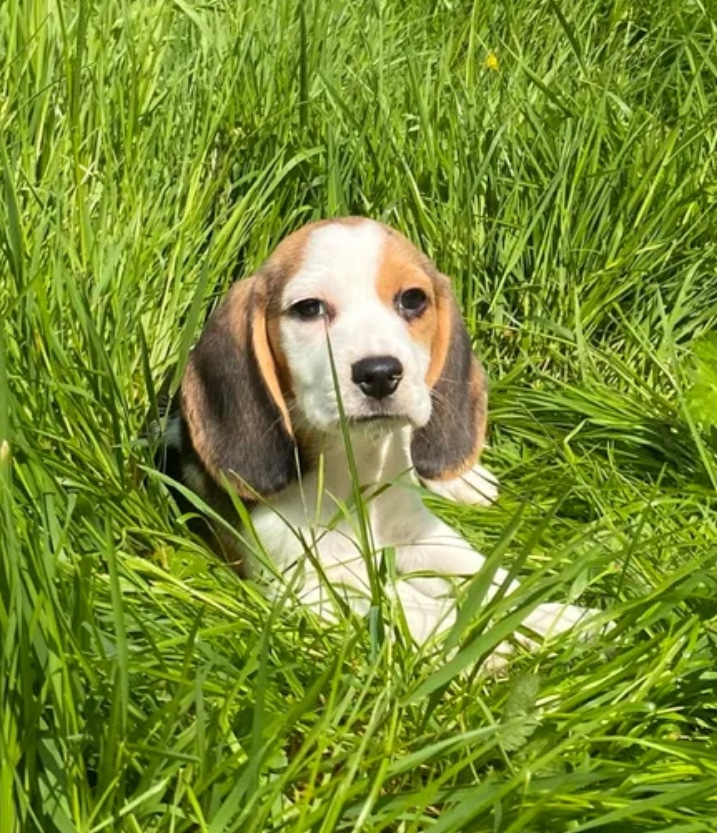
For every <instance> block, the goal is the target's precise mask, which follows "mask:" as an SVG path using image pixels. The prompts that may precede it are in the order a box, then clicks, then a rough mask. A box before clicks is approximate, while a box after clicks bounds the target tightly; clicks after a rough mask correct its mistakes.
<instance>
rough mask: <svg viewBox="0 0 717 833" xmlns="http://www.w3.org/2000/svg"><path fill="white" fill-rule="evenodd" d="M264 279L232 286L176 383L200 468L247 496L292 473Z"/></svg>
mask: <svg viewBox="0 0 717 833" xmlns="http://www.w3.org/2000/svg"><path fill="white" fill-rule="evenodd" d="M263 280H264V279H263V277H261V276H255V277H252V278H248V279H246V280H243V281H240V282H239V283H237V284H235V285H234V286H233V287H232V289H231V290H230V291H229V294H228V296H227V298H226V299H225V301H224V302H223V303H222V304H221V306H219V307H218V308H217V310H216V311H215V312H214V313H213V314H212V316H211V317H210V319H209V322H208V323H207V326H206V328H205V329H204V332H203V333H202V335H201V337H200V339H199V342H198V343H197V345H196V347H195V348H194V350H193V351H192V352H191V354H190V357H189V362H188V364H187V368H186V370H185V373H184V378H183V380H182V387H181V407H182V417H183V419H184V422H185V425H186V427H187V431H188V434H189V439H190V441H191V444H192V446H193V448H194V451H195V452H196V455H197V457H198V458H199V460H200V461H201V463H202V465H203V466H204V467H205V468H206V470H207V471H208V472H209V474H210V475H211V477H212V478H213V479H214V480H215V481H216V482H217V483H221V481H222V474H223V475H225V476H226V477H228V478H229V480H230V481H231V482H232V483H233V485H234V486H235V488H236V490H237V492H238V493H239V494H240V495H241V496H242V497H245V498H250V499H251V498H253V499H256V497H257V493H258V494H259V495H271V494H274V493H275V492H279V491H281V490H282V489H284V488H285V487H286V486H287V485H288V484H289V483H290V482H291V481H292V480H293V479H295V478H296V476H297V468H296V453H295V452H296V446H295V443H294V439H293V432H292V428H291V422H290V420H289V412H288V410H287V407H286V403H285V401H284V397H283V395H282V392H281V387H280V384H279V379H278V376H277V369H276V364H275V361H274V357H273V355H272V352H271V347H270V345H269V340H268V336H267V329H266V302H267V299H266V294H265V290H264V287H263Z"/></svg>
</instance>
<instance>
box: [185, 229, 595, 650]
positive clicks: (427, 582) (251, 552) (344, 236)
mask: <svg viewBox="0 0 717 833" xmlns="http://www.w3.org/2000/svg"><path fill="white" fill-rule="evenodd" d="M336 382H338V393H339V397H337V391H336V384H335V383H336ZM339 398H340V402H339ZM180 400H181V408H180V414H179V417H178V422H177V423H176V424H175V425H174V426H173V427H172V429H171V431H170V432H169V434H170V440H169V442H173V443H174V444H175V445H177V446H178V448H179V458H180V462H181V477H182V479H183V480H184V481H185V482H186V483H187V484H188V485H189V486H190V487H191V488H193V489H194V490H196V491H197V492H198V493H200V494H201V495H202V496H203V497H204V498H205V499H206V500H208V501H209V502H210V503H212V504H213V505H216V506H218V507H219V508H220V509H221V508H222V507H223V508H224V510H226V509H227V507H228V506H231V502H230V501H227V500H226V493H223V489H224V486H225V485H226V484H230V487H231V488H233V489H235V490H236V492H237V494H238V495H239V496H240V497H241V498H243V499H245V500H246V501H248V502H249V504H250V505H251V507H252V509H251V511H252V518H251V520H252V524H251V526H252V530H251V531H249V530H244V532H243V534H244V540H245V544H244V545H241V544H240V545H239V547H238V549H237V542H238V541H239V540H240V539H239V537H237V538H236V539H234V536H231V535H226V533H222V532H221V531H219V532H218V535H219V538H220V540H219V543H220V547H221V548H222V549H223V550H224V553H225V555H227V556H228V557H230V558H231V559H232V560H233V561H234V562H235V563H236V564H237V566H238V567H239V569H241V570H243V571H244V572H246V573H248V574H250V575H254V576H257V577H263V578H264V579H265V580H266V581H267V583H268V584H269V585H272V584H273V585H274V586H275V587H276V588H277V589H278V588H279V586H280V585H281V584H282V582H284V581H286V582H289V583H291V584H292V585H293V586H294V588H295V590H296V593H297V595H298V598H299V599H301V600H302V601H303V602H304V603H306V604H309V605H312V606H314V607H315V609H317V610H318V611H319V612H320V613H321V614H322V615H326V616H332V615H333V611H334V607H333V602H334V599H335V596H336V595H338V596H340V597H343V598H345V599H346V601H348V603H349V604H350V605H351V607H352V608H353V609H354V610H356V611H357V612H359V613H362V612H365V611H366V610H367V609H368V606H369V601H368V600H369V578H368V573H367V565H366V561H365V553H364V552H362V548H361V545H360V543H359V537H360V536H359V535H358V533H357V525H356V518H355V515H354V514H352V512H351V510H350V509H347V507H350V506H351V501H352V495H353V486H352V481H351V475H350V473H349V463H348V457H347V450H346V447H345V443H344V439H343V435H342V431H341V419H340V412H341V409H340V403H341V405H342V406H343V411H344V414H345V417H346V420H347V422H348V425H349V430H350V437H351V446H352V449H353V456H354V458H355V460H356V465H357V469H358V477H359V481H360V484H361V486H362V487H363V490H364V491H363V496H364V502H365V504H366V507H367V512H368V518H369V521H370V535H371V542H372V549H373V551H374V552H375V553H379V552H380V551H381V550H383V549H385V548H389V547H390V548H392V549H393V551H394V552H395V558H396V570H397V580H396V581H395V584H394V586H393V587H392V589H391V592H393V593H394V594H395V596H396V597H397V598H398V599H399V600H400V602H401V605H402V608H403V611H404V614H405V616H406V621H407V624H408V626H409V629H410V631H411V633H412V635H413V636H414V638H415V639H416V641H417V642H423V641H425V640H426V639H428V638H429V637H430V636H431V635H433V634H435V633H436V632H437V631H439V630H441V629H443V628H446V627H447V626H449V625H450V624H451V623H452V622H453V621H454V620H455V601H454V600H455V589H456V582H457V581H459V580H460V579H463V578H465V577H469V576H472V575H474V574H475V573H476V572H477V571H478V570H480V568H481V567H482V565H483V563H484V558H483V556H481V555H480V554H479V553H477V552H476V551H475V550H473V549H472V548H471V547H470V546H469V544H468V543H467V542H466V541H465V540H464V539H463V538H462V537H461V536H460V535H459V534H458V533H457V532H455V531H454V530H453V529H451V528H450V527H448V526H447V525H446V524H444V523H443V522H442V521H440V520H439V519H438V518H436V517H435V516H434V515H433V514H432V513H431V512H430V511H429V510H428V509H427V508H426V507H425V506H424V504H423V502H422V499H421V494H420V490H419V489H418V488H417V480H420V482H421V483H423V484H424V485H425V486H426V487H427V488H429V489H432V490H433V491H435V492H437V493H438V494H441V495H443V496H444V497H447V498H449V499H451V500H455V501H458V502H462V503H490V502H492V501H493V500H494V499H495V496H496V494H497V484H496V481H495V479H494V478H493V477H492V476H491V475H490V474H489V473H488V472H487V471H486V470H485V469H483V468H482V467H481V466H480V465H479V464H478V462H477V461H478V457H479V455H480V452H481V448H482V446H483V441H484V436H485V428H486V412H487V388H486V379H485V374H484V373H483V369H482V367H481V365H480V363H479V362H478V360H477V359H476V358H475V356H474V355H473V352H472V350H471V344H470V339H469V336H468V333H467V331H466V328H465V325H464V323H463V320H462V317H461V314H460V311H459V309H458V306H457V304H456V302H455V300H454V298H453V295H452V292H451V287H450V282H449V280H448V279H447V278H446V277H445V276H444V275H442V274H441V273H440V272H439V271H438V270H437V269H436V267H435V266H434V265H433V264H432V263H431V262H430V261H429V260H428V259H427V258H426V257H425V256H424V255H423V254H421V253H420V252H419V251H418V250H417V249H416V248H415V247H414V246H413V245H412V244H411V243H410V242H409V241H408V240H407V239H406V238H404V237H403V236H401V235H400V234H398V233H397V232H396V231H394V230H393V229H390V228H388V227H387V226H385V225H382V224H380V223H377V222H374V221H371V220H366V219H361V218H345V219H339V220H328V221H322V222H319V223H314V224H311V225H309V226H306V227H305V228H303V229H301V230H299V231H298V232H296V233H295V234H293V235H291V236H290V237H288V238H287V239H286V240H284V241H283V242H282V243H281V244H280V245H279V246H278V248H277V249H276V251H275V252H274V253H273V254H272V256H271V257H270V258H269V259H268V261H267V262H266V263H265V264H264V265H263V266H262V267H261V268H260V269H259V271H258V272H257V273H256V274H255V275H253V276H252V277H249V278H246V279H244V280H242V281H239V282H238V283H237V284H235V285H234V286H233V287H232V289H231V290H230V292H229V294H228V296H227V298H226V299H225V300H224V302H223V303H222V304H221V305H220V306H219V308H218V309H217V310H216V311H215V312H214V314H213V315H212V316H211V318H210V320H209V322H208V324H207V326H206V328H205V329H204V332H203V333H202V335H201V337H200V339H199V341H198V343H197V345H196V347H195V348H194V350H193V351H192V353H191V356H190V359H189V362H188V365H187V368H186V371H185V375H184V379H183V382H182V386H181V396H180ZM230 516H231V515H230ZM252 536H255V539H254V540H249V539H250V538H252ZM259 551H261V552H264V553H266V554H267V555H268V557H269V559H270V561H271V562H272V565H273V568H272V569H267V567H266V564H265V563H264V562H263V560H262V558H260V557H257V555H256V553H257V552H259ZM505 578H506V574H505V572H504V571H498V573H497V575H496V577H495V585H494V588H493V591H494V590H495V589H496V588H497V587H498V586H500V584H502V583H503V582H504V580H505ZM277 582H278V584H277ZM493 591H491V592H493ZM584 612H585V611H584V610H583V609H581V608H577V607H573V606H570V605H543V606H541V607H540V608H538V609H537V610H536V611H534V612H533V613H532V614H531V615H530V616H529V617H528V619H527V620H526V624H527V625H528V626H529V627H530V628H532V629H533V630H535V631H537V632H538V633H540V634H546V633H547V632H548V631H550V630H563V629H565V628H567V627H571V626H572V625H573V624H574V623H575V622H576V621H578V619H580V618H581V617H582V616H583V614H584Z"/></svg>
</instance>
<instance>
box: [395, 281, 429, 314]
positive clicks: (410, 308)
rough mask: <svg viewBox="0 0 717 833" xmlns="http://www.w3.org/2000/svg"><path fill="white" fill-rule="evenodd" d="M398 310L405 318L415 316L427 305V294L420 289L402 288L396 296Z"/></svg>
mask: <svg viewBox="0 0 717 833" xmlns="http://www.w3.org/2000/svg"><path fill="white" fill-rule="evenodd" d="M396 306H397V307H398V311H399V312H401V313H403V314H404V315H405V316H406V317H407V318H415V317H416V316H418V315H420V314H421V313H422V312H423V311H424V310H425V309H426V307H427V306H428V296H427V295H426V293H425V292H424V291H423V290H422V289H418V288H417V287H416V288H414V289H404V291H403V292H401V293H399V295H398V297H397V298H396Z"/></svg>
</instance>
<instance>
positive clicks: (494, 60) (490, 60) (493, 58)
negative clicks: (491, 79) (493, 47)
mask: <svg viewBox="0 0 717 833" xmlns="http://www.w3.org/2000/svg"><path fill="white" fill-rule="evenodd" d="M485 68H486V69H492V70H493V72H498V69H499V68H500V64H499V63H498V56H497V55H496V54H495V52H492V51H491V52H489V53H488V55H487V56H486V59H485Z"/></svg>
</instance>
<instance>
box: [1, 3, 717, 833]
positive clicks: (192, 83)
mask: <svg viewBox="0 0 717 833" xmlns="http://www.w3.org/2000/svg"><path fill="white" fill-rule="evenodd" d="M716 40H717V30H716V27H715V23H714V13H713V10H711V11H710V7H709V4H708V5H707V6H706V7H703V6H702V5H701V4H699V3H678V2H677V0H658V1H657V2H655V3H650V4H646V3H641V2H626V3H622V4H605V3H600V2H597V0H588V2H573V1H572V0H567V1H566V2H558V3H553V2H541V1H540V0H539V2H533V3H528V2H520V3H518V2H510V1H508V2H493V0H488V2H485V3H479V4H475V5H473V4H470V3H467V2H440V0H431V1H430V2H429V0H415V2H411V3H404V4H402V3H385V2H380V1H379V0H371V2H368V0H367V1H366V2H364V1H363V0H359V2H356V3H353V4H346V3H334V2H323V3H319V2H313V0H309V2H304V3H299V2H296V3H294V2H289V0H269V2H266V3H250V2H228V0H226V1H225V2H220V0H207V2H204V3H202V4H195V3H190V2H176V3H174V4H169V3H165V2H159V0H157V2H139V1H138V0H133V1H132V2H125V3H120V2H113V1H112V0H98V2H96V3H94V4H87V3H84V2H83V3H78V2H71V3H62V4H57V3H55V2H52V0H22V2H20V0H6V2H5V3H4V4H0V165H1V167H2V173H1V176H2V183H1V188H2V199H0V246H1V247H2V256H3V259H2V261H0V322H1V325H0V443H3V444H1V445H0V542H2V544H1V546H2V550H1V553H0V556H1V557H0V629H1V630H0V632H1V633H2V641H1V644H0V704H1V709H0V833H19V832H20V831H22V833H25V831H35V830H36V831H43V833H45V832H46V831H47V832H48V833H49V831H59V832H61V833H66V832H67V831H75V830H77V831H87V832H88V833H89V831H100V830H105V831H131V833H137V831H142V832H143V833H144V831H168V832H169V831H211V833H219V831H241V833H251V832H252V831H254V832H255V833H265V831H274V830H276V831H278V830H282V831H288V830H291V831H316V833H319V831H322V832H323V833H330V831H397V832H398V831H400V833H414V832H415V831H422V830H428V829H430V830H431V831H444V832H445V833H463V832H464V831H465V832H466V833H468V831H471V832H472V831H477V832H480V831H485V833H488V832H489V831H500V833H508V831H511V832H512V831H515V833H518V831H526V832H527V831H536V833H537V832H538V831H546V833H547V832H548V831H549V833H555V832H557V831H568V830H570V831H581V830H591V829H599V830H605V831H621V832H622V831H645V832H646V833H647V831H650V833H653V831H665V833H666V831H680V833H697V831H708V830H712V829H714V818H715V817H716V816H717V802H716V801H715V798H714V796H715V795H717V748H716V747H715V741H714V734H715V729H716V728H717V727H716V725H715V724H716V723H717V713H716V712H717V697H716V696H715V683H716V677H715V674H716V673H717V672H715V670H714V669H715V666H716V657H715V616H716V615H717V586H716V584H717V578H716V576H717V572H716V571H715V559H716V558H717V544H716V543H715V542H717V512H716V511H715V487H716V485H717V453H716V452H717V441H716V439H715V428H714V425H715V421H714V419H712V417H711V416H710V414H711V413H712V411H711V410H710V399H709V397H710V395H711V391H712V387H711V380H712V379H713V377H714V375H715V370H714V368H712V367H711V362H712V359H711V358H710V356H711V353H710V350H709V345H710V344H711V343H712V341H711V339H710V338H709V336H708V335H707V334H708V333H709V331H710V330H713V329H714V328H715V326H716V322H717V278H716V277H715V276H716V275H717V242H716V239H717V238H716V237H715V220H714V217H715V200H716V198H717V176H716V173H717V171H716V168H717V161H716V160H717V147H716V145H717V92H715V90H716V87H715V80H716V75H717V48H716ZM346 213H357V214H368V215H370V216H373V217H376V218H378V219H383V220H385V221H387V222H389V223H391V224H392V225H395V226H397V227H398V228H400V229H401V230H403V231H404V232H405V233H406V234H408V235H409V236H410V237H411V238H412V239H414V240H415V241H416V242H417V243H418V244H419V245H421V246H422V247H423V248H424V249H425V250H426V251H427V252H428V253H429V254H430V255H431V256H432V257H433V258H434V259H435V260H436V262H437V263H438V264H439V266H440V268H441V269H442V270H443V271H445V272H446V273H447V274H449V275H451V277H452V279H453V281H454V286H455V288H456V292H457V295H458V297H459V299H460V301H461V305H462V308H463V310H464V313H465V316H466V320H467V322H468V325H469V328H470V329H471V332H472V333H473V334H474V336H475V341H476V347H477V349H478V350H479V352H480V353H481V355H482V357H483V358H484V360H485V363H486V365H487V367H488V370H489V373H490V376H491V380H492V389H491V402H492V408H491V426H492V427H491V437H490V441H491V447H490V448H489V450H488V452H487V455H486V463H487V465H488V466H489V467H490V468H491V469H492V470H494V471H495V472H496V473H497V474H498V475H499V476H500V479H501V485H502V497H501V500H500V502H499V503H498V505H497V506H495V507H493V508H492V509H490V510H476V509H474V508H468V507H454V506H447V505H443V504H440V502H438V501H437V500H433V501H432V506H434V507H435V508H436V510H437V511H439V512H441V513H443V514H444V515H445V517H447V519H449V520H450V521H451V522H452V523H454V524H455V525H456V526H458V527H459V528H460V529H461V530H462V531H463V533H464V534H465V535H466V536H467V537H468V538H469V539H470V540H471V541H473V542H474V543H475V545H476V546H477V547H479V548H480V549H481V550H482V551H483V552H485V553H486V554H487V555H489V556H491V555H492V556H493V557H494V559H495V560H496V561H497V560H498V559H500V561H501V563H502V564H503V565H504V566H507V567H508V568H512V569H514V570H515V572H516V573H517V574H519V575H520V576H521V578H522V579H523V585H522V588H521V591H520V597H519V598H520V603H521V604H522V605H524V606H526V607H527V606H529V605H532V604H535V603H537V601H538V600H539V599H542V598H548V597H549V598H552V599H555V598H560V599H565V600H570V601H573V600H575V599H577V598H580V601H581V603H584V604H587V605H591V606H595V607H599V608H601V609H604V610H605V611H607V612H609V614H610V615H611V616H612V617H613V618H614V620H615V622H616V627H615V628H614V630H613V631H612V632H611V633H610V634H609V635H607V636H605V637H603V638H601V639H599V640H597V641H593V642H587V643H585V642H579V641H577V640H573V639H564V640H561V641H559V642H558V643H557V644H555V645H554V646H553V650H552V652H548V651H545V652H542V653H538V654H535V655H532V656H522V655H521V656H519V657H518V658H517V659H516V661H515V663H514V664H513V666H512V668H511V671H510V674H509V676H508V678H507V679H504V680H500V681H497V682H495V681H489V680H486V679H484V678H481V677H478V676H476V675H475V674H473V671H474V670H475V667H476V663H477V662H478V660H480V659H481V658H482V657H483V656H484V655H485V653H486V652H487V651H489V650H490V648H491V646H492V645H494V644H495V643H496V642H497V641H499V640H500V638H501V630H500V629H501V628H506V629H507V628H509V626H510V622H509V621H508V619H507V617H509V616H510V615H511V613H510V608H509V606H508V605H507V604H506V603H505V602H501V601H497V602H496V604H495V605H494V606H493V607H492V608H491V610H489V611H486V610H484V609H483V610H481V609H477V610H475V611H473V610H470V609H468V613H467V614H466V615H465V617H464V620H463V621H462V623H461V631H462V633H461V634H454V635H453V638H452V642H451V645H452V647H454V648H456V649H457V650H456V652H455V654H454V655H452V656H451V658H450V659H448V660H447V661H445V660H442V659H440V658H439V659H438V660H437V659H436V658H435V657H427V656H423V655H421V654H417V653H416V652H414V651H413V650H411V649H407V648H406V647H405V645H404V643H403V641H402V640H401V639H400V638H397V639H395V640H386V641H385V642H384V643H383V647H381V646H380V643H377V641H376V639H375V638H374V636H373V635H372V634H370V633H369V629H368V626H367V625H366V624H363V625H362V624H361V623H358V624H353V625H350V624H349V625H341V626H337V627H335V628H333V629H327V628H320V627H318V626H317V625H316V623H315V622H314V621H313V620H312V619H311V618H310V617H308V616H306V615H304V614H302V613H301V612H298V611H290V610H284V611H283V612H279V611H276V610H274V609H272V607H271V606H270V605H269V603H268V602H267V601H266V600H264V599H263V598H262V596H261V594H260V593H259V592H258V591H257V589H256V588H255V587H253V586H252V585H251V583H248V582H245V583H242V582H240V581H238V580H237V579H236V578H235V577H234V576H233V574H231V573H230V572H229V571H228V570H227V569H226V568H225V567H224V566H223V565H221V564H219V563H217V562H216V561H215V560H213V559H212V557H211V556H210V555H209V554H208V553H207V552H206V550H205V548H204V547H203V545H202V544H201V543H200V542H198V541H197V540H195V539H194V538H192V537H191V535H190V534H189V533H188V531H187V527H186V518H184V517H181V516H179V515H178V513H177V510H176V508H175V507H174V505H173V503H172V501H171V500H170V499H169V498H168V496H167V493H166V491H165V488H164V486H163V484H162V482H161V479H160V478H159V477H156V476H152V475H147V474H146V471H147V468H148V467H149V466H150V465H151V457H150V450H149V449H147V448H146V447H144V446H143V445H142V444H141V443H139V442H138V437H139V436H140V434H141V432H142V426H143V423H144V421H145V418H146V416H147V414H148V412H150V411H151V410H152V407H153V403H155V401H156V396H157V390H156V389H157V388H158V387H159V384H160V382H161V381H162V380H163V379H164V378H165V377H166V375H167V373H168V372H170V371H171V369H172V368H173V367H174V366H175V364H176V362H177V361H178V360H179V365H180V367H181V364H182V363H183V361H184V359H185V358H186V355H187V352H188V350H189V348H190V346H191V344H192V342H193V340H194V338H195V337H196V334H197V332H198V329H199V327H200V326H201V323H202V321H203V320H204V316H205V314H206V312H207V310H208V309H209V308H210V307H211V305H212V303H213V301H214V299H215V298H217V297H219V296H220V295H221V294H223V293H224V292H225V290H226V288H227V287H228V285H229V284H230V282H231V281H232V280H234V279H236V278H238V277H240V276H242V275H245V274H249V273H250V272H251V270H252V269H253V268H255V267H256V266H257V265H258V264H259V263H260V262H261V261H262V259H263V258H264V257H265V256H266V255H267V254H268V252H269V251H270V250H271V249H272V248H273V247H274V246H275V245H276V243H277V242H278V241H279V240H280V239H281V238H282V236H284V235H285V234H286V233H287V232H289V231H291V230H293V229H295V228H297V227H298V226H299V225H301V224H302V223H304V222H307V221H309V220H311V219H314V218H317V217H322V216H329V215H336V214H346ZM705 345H707V346H705ZM693 353H696V358H694V357H693ZM175 382H176V379H175ZM712 392H713V391H712ZM713 410H717V402H715V404H714V408H713ZM5 442H7V445H5V444H4V443H5ZM467 593H468V597H467V598H469V599H470V589H468V591H467ZM491 617H492V618H491ZM377 644H378V647H379V650H378V651H376V648H377Z"/></svg>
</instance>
